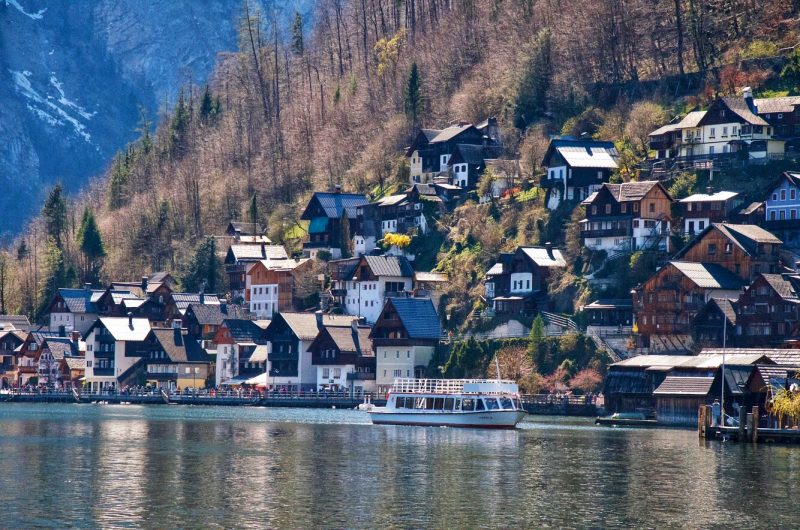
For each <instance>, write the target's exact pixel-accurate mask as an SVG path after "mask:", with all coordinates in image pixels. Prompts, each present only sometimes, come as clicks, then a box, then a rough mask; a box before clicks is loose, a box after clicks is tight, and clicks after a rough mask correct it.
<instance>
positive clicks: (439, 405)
mask: <svg viewBox="0 0 800 530" xmlns="http://www.w3.org/2000/svg"><path fill="white" fill-rule="evenodd" d="M433 408H434V409H436V410H442V409H443V408H444V398H435V399H434V400H433Z"/></svg>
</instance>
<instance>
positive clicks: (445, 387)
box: [392, 379, 517, 394]
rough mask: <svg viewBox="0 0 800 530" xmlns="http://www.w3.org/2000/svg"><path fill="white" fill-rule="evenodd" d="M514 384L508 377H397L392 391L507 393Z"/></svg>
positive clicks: (403, 392)
mask: <svg viewBox="0 0 800 530" xmlns="http://www.w3.org/2000/svg"><path fill="white" fill-rule="evenodd" d="M512 385H513V388H516V385H517V383H516V382H515V381H511V380H506V379H395V380H394V384H393V385H392V393H399V394H478V393H481V394H506V393H508V391H509V390H508V389H509V388H511V387H512ZM465 387H467V388H466V390H465ZM470 387H471V388H470ZM476 388H477V389H478V390H474V389H476Z"/></svg>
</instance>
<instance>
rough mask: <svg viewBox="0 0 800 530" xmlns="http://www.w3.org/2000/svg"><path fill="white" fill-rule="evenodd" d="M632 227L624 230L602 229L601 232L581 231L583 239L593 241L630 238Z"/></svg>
mask: <svg viewBox="0 0 800 530" xmlns="http://www.w3.org/2000/svg"><path fill="white" fill-rule="evenodd" d="M631 235H632V234H631V229H630V227H627V226H624V227H622V228H605V229H603V228H601V229H599V230H581V237H583V238H585V239H591V238H596V237H630V236H631Z"/></svg>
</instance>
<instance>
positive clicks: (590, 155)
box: [539, 137, 619, 210]
mask: <svg viewBox="0 0 800 530" xmlns="http://www.w3.org/2000/svg"><path fill="white" fill-rule="evenodd" d="M618 158H619V154H618V153H617V148H616V147H614V143H613V142H602V141H598V140H588V139H587V140H584V139H580V140H579V139H575V138H571V137H563V138H554V139H553V140H551V141H550V145H549V146H548V147H547V151H546V152H545V154H544V159H543V160H542V166H543V167H544V168H545V170H546V171H545V174H544V176H543V177H542V180H541V182H540V183H539V185H540V186H541V187H542V188H543V189H544V190H546V191H547V195H546V200H545V202H546V204H547V207H548V208H549V209H551V210H555V209H556V208H558V206H559V205H560V204H561V202H562V201H583V200H585V199H586V198H588V197H589V196H590V195H592V194H593V193H595V192H596V191H599V190H600V188H601V186H602V185H603V183H605V182H608V179H609V178H611V174H612V173H613V172H614V170H615V169H617V167H618V166H617V159H618Z"/></svg>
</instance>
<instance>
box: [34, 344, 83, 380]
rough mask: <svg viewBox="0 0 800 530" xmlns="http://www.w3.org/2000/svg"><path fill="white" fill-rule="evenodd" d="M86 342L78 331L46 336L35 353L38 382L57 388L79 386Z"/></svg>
mask: <svg viewBox="0 0 800 530" xmlns="http://www.w3.org/2000/svg"><path fill="white" fill-rule="evenodd" d="M85 355H86V343H85V342H84V341H83V340H82V339H81V336H80V333H78V332H77V331H73V332H72V333H71V334H70V336H69V337H46V338H45V339H44V341H43V343H42V347H41V348H39V349H38V351H37V354H36V357H35V359H36V364H37V368H38V378H39V383H40V384H44V385H47V386H50V387H53V388H58V389H69V388H80V387H81V385H82V381H80V380H79V379H80V377H83V375H84V368H85V363H84V359H85Z"/></svg>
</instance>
